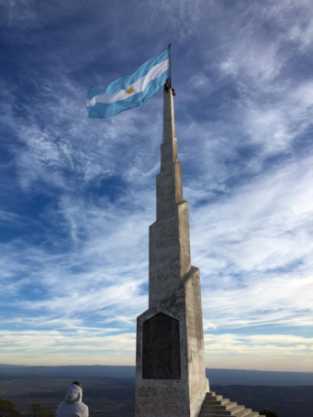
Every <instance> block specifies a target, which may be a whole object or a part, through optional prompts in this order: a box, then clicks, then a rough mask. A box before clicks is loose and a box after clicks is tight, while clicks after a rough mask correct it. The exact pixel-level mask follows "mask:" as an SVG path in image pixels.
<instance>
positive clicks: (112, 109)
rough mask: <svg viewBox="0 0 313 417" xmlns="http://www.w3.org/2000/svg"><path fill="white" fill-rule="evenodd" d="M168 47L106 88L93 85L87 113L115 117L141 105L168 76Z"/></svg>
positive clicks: (100, 116) (155, 91)
mask: <svg viewBox="0 0 313 417" xmlns="http://www.w3.org/2000/svg"><path fill="white" fill-rule="evenodd" d="M169 67H170V56H169V48H167V49H166V50H164V51H163V52H162V53H161V54H159V55H158V56H156V57H154V58H152V59H150V60H149V61H147V62H145V63H144V64H143V65H141V66H140V67H139V68H138V69H137V71H135V72H134V73H133V74H131V75H128V76H125V77H121V78H119V79H117V80H115V81H113V82H112V83H111V84H109V85H108V86H107V87H106V88H93V89H92V90H91V91H90V92H89V97H88V98H89V99H88V102H87V108H88V116H89V117H92V118H102V119H105V118H107V117H111V116H114V115H115V114H118V113H120V112H122V111H124V110H128V109H131V108H132V107H137V106H141V105H142V104H143V103H144V102H145V101H146V100H148V99H149V98H150V97H152V96H153V95H154V94H155V93H157V92H158V91H159V90H160V88H162V87H163V85H164V84H165V82H166V80H167V78H168V77H169Z"/></svg>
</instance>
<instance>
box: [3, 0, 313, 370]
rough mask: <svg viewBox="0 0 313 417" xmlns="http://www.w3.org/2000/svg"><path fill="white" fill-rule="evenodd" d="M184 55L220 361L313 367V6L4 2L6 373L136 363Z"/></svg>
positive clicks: (183, 89) (191, 182) (196, 253)
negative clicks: (149, 71) (106, 102)
mask: <svg viewBox="0 0 313 417" xmlns="http://www.w3.org/2000/svg"><path fill="white" fill-rule="evenodd" d="M169 42H171V43H172V46H173V68H172V70H173V83H174V87H175V89H176V93H177V94H176V97H175V106H176V123H177V138H178V146H179V158H180V160H181V162H182V167H183V175H184V177H183V178H184V194H185V198H186V199H187V200H188V202H189V206H190V227H191V250H192V263H193V264H194V265H196V266H197V267H199V268H200V271H201V282H202V303H203V313H204V331H205V363H206V366H208V367H210V368H234V369H259V370H286V371H287V370H288V371H311V372H312V371H313V240H312V234H313V143H312V134H313V131H312V127H313V126H312V124H313V122H312V121H313V79H312V65H313V54H312V51H313V8H312V3H311V1H310V0H297V1H291V0H280V1H279V2H273V1H270V0H263V1H262V2H259V1H254V0H251V1H240V0H239V1H236V2H232V1H226V0H177V1H176V0H166V1H165V0H158V1H155V0H144V1H143V0H127V1H122V0H106V1H102V0H89V1H85V0H67V1H59V0H52V1H49V2H42V1H39V0H38V1H37V0H0V50H1V53H0V97H1V99H0V363H7V364H27V365H36V364H40V365H58V364H108V365H134V364H135V339H136V334H135V323H136V316H137V315H139V314H141V313H142V312H143V311H144V310H146V309H147V306H148V294H147V288H148V227H149V225H150V224H151V223H153V222H154V221H155V177H156V175H157V173H158V172H159V159H160V143H161V140H162V137H161V136H162V93H158V94H157V95H156V96H155V97H153V98H152V99H151V100H150V101H149V102H148V103H146V104H145V105H144V106H143V107H140V108H136V109H132V110H129V111H127V112H124V113H121V114H120V115H118V116H116V117H114V118H112V119H108V120H94V119H88V117H87V111H86V107H85V103H86V97H87V92H88V89H89V88H91V87H95V86H104V87H105V86H106V85H107V84H108V83H109V82H111V81H113V80H114V79H116V78H118V77H120V76H122V75H127V74H130V73H132V72H133V71H134V70H136V68H137V67H138V66H139V65H141V64H142V63H143V62H145V61H146V60H147V59H149V58H151V57H153V56H154V55H157V54H158V53H159V52H160V51H161V50H162V49H164V48H165V47H166V46H167V44H168V43H169Z"/></svg>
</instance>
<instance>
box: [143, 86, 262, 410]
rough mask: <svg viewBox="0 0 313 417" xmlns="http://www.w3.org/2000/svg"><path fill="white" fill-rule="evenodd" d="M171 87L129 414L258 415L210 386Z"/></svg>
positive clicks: (167, 95) (167, 96) (166, 100)
mask: <svg viewBox="0 0 313 417" xmlns="http://www.w3.org/2000/svg"><path fill="white" fill-rule="evenodd" d="M174 94H175V93H174V90H173V89H172V88H171V85H170V82H167V83H166V85H165V87H164V121H163V143H162V145H161V168H160V174H159V175H158V176H157V181H156V221H155V222H154V223H153V224H152V225H151V226H150V236H149V308H148V310H147V311H145V312H144V313H143V314H141V315H140V316H139V317H138V318H137V346H136V388H135V390H136V392H135V402H136V403H135V416H136V417H198V416H200V417H204V416H212V417H213V416H215V415H219V416H231V415H234V416H247V417H248V416H250V415H251V416H258V415H259V414H258V413H255V412H252V410H249V409H246V408H245V407H243V406H239V405H238V404H236V403H233V402H231V401H230V400H226V399H224V398H223V397H221V396H216V394H215V393H213V392H209V384H208V379H207V378H206V374H205V365H204V340H203V325H202V306H201V290H200V273H199V269H198V268H196V267H195V266H192V264H191V257H190V241H189V218H188V217H189V216H188V204H187V202H186V201H185V200H184V198H183V189H182V174H181V166H180V162H179V160H178V157H177V142H176V132H175V114H174Z"/></svg>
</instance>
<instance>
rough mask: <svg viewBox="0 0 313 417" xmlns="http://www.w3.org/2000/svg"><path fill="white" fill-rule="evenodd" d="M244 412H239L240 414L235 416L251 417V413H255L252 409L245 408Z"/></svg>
mask: <svg viewBox="0 0 313 417" xmlns="http://www.w3.org/2000/svg"><path fill="white" fill-rule="evenodd" d="M243 408H244V409H243V410H242V411H239V413H236V414H235V416H236V417H250V414H251V413H254V411H253V410H251V409H250V408H245V407H243Z"/></svg>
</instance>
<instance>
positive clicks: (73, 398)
mask: <svg viewBox="0 0 313 417" xmlns="http://www.w3.org/2000/svg"><path fill="white" fill-rule="evenodd" d="M82 401H83V390H82V389H81V387H79V386H78V385H76V384H71V385H70V386H69V387H68V389H67V393H66V395H65V402H67V403H69V404H73V403H81V402H82Z"/></svg>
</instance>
